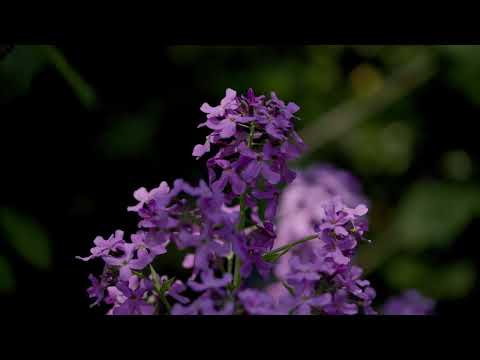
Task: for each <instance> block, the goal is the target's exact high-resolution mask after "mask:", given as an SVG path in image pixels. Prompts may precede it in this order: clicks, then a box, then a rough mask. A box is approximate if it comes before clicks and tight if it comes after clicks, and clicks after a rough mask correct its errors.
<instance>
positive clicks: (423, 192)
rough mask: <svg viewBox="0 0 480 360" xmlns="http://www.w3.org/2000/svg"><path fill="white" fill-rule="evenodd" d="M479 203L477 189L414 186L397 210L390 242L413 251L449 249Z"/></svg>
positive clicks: (448, 185) (426, 183)
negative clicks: (446, 247)
mask: <svg viewBox="0 0 480 360" xmlns="http://www.w3.org/2000/svg"><path fill="white" fill-rule="evenodd" d="M479 203H480V192H479V189H478V188H477V187H470V186H460V185H457V184H449V183H442V182H433V181H429V182H419V183H416V184H414V185H413V186H412V187H411V188H410V189H409V190H407V193H406V194H405V196H404V198H403V199H402V200H401V202H400V204H399V206H398V208H397V210H396V214H395V215H394V222H393V238H392V241H394V242H395V245H396V246H398V245H400V247H401V248H404V249H408V250H413V251H421V250H424V249H427V248H435V247H436V248H441V247H445V246H448V245H449V244H450V243H451V242H452V241H453V240H455V238H456V237H457V236H458V235H459V234H460V233H461V231H462V230H463V229H464V227H465V226H466V225H467V224H468V223H469V222H470V221H471V219H472V217H473V216H474V214H475V210H476V209H478V206H479Z"/></svg>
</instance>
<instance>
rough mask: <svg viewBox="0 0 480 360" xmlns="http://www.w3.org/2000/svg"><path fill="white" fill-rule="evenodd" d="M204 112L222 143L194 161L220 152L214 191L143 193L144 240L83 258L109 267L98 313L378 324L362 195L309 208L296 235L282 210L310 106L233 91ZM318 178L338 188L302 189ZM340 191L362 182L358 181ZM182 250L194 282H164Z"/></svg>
mask: <svg viewBox="0 0 480 360" xmlns="http://www.w3.org/2000/svg"><path fill="white" fill-rule="evenodd" d="M200 109H201V111H202V112H203V113H205V115H206V121H205V122H203V123H201V124H200V125H199V127H205V128H207V129H209V130H210V133H209V134H208V136H207V137H206V141H205V143H204V144H201V145H197V146H195V147H194V149H193V156H195V157H197V158H200V157H203V156H205V155H206V154H210V157H209V158H208V159H207V161H206V162H207V170H208V183H206V182H204V181H200V182H199V184H198V185H197V186H193V185H191V184H189V183H187V182H185V181H183V180H181V179H178V180H176V181H175V182H174V183H173V184H172V185H171V186H169V185H168V184H167V183H166V182H162V183H161V184H160V185H159V186H158V187H157V188H154V189H152V190H150V191H148V190H147V189H145V188H143V187H142V188H140V189H138V190H137V191H135V192H134V194H133V195H134V198H135V199H136V200H137V201H138V203H137V204H136V205H133V206H130V207H128V211H131V212H134V213H136V214H137V216H138V217H139V222H138V230H137V231H136V232H135V233H133V234H131V235H130V236H129V238H127V237H126V236H125V234H124V232H123V231H121V230H117V231H115V232H114V234H113V235H111V236H110V237H109V238H108V239H104V238H102V237H100V236H99V237H97V238H96V239H95V240H94V247H93V248H92V249H91V250H90V252H91V254H90V255H89V256H87V257H79V259H81V260H83V261H90V260H94V259H99V260H101V261H102V262H103V264H104V269H103V272H102V274H101V275H100V276H99V277H98V278H97V277H95V276H93V275H90V276H89V279H90V281H91V287H90V288H88V290H87V292H88V295H89V296H90V298H92V299H93V304H92V306H97V305H100V304H102V303H103V304H106V305H107V306H108V310H107V313H108V314H113V315H125V314H128V315H152V314H172V315H197V314H202V315H213V314H215V315H232V314H246V315H256V314H262V315H281V314H283V315H286V314H298V315H307V314H312V315H316V314H326V315H339V314H342V315H343V314H345V315H346V314H357V313H364V314H375V311H374V310H373V308H372V306H371V304H372V301H373V299H374V297H375V291H374V290H373V288H372V287H371V286H370V283H369V282H368V281H367V280H364V279H362V278H361V275H362V270H361V269H360V268H359V267H357V266H354V265H353V264H352V260H353V257H354V255H355V253H356V249H357V247H358V245H359V243H360V242H361V241H362V240H364V233H365V232H366V230H367V222H366V213H367V211H368V209H367V206H366V205H364V204H360V200H359V199H360V197H357V196H356V195H355V191H352V192H351V194H352V196H351V197H346V196H343V197H341V196H334V195H339V194H338V193H335V190H333V193H332V190H328V191H327V195H328V196H327V195H325V196H324V198H322V199H321V201H316V202H314V203H312V204H309V205H308V207H309V208H310V207H311V208H312V211H313V212H312V214H315V215H314V216H311V217H310V218H308V220H307V222H308V223H307V224H304V223H302V221H303V220H301V219H300V218H297V217H296V216H291V217H290V216H289V215H288V214H287V215H286V216H285V219H286V218H289V219H290V221H291V220H293V221H294V222H295V226H297V227H298V229H299V231H297V232H296V233H295V232H290V233H288V236H287V237H288V239H287V237H286V236H285V233H284V232H285V230H284V229H285V225H284V224H285V221H284V220H282V217H281V216H280V217H279V216H278V214H277V213H278V211H277V208H278V207H279V201H280V194H281V191H282V190H283V189H284V188H285V187H286V186H287V192H286V194H288V191H291V190H288V189H291V188H292V186H294V185H290V184H291V183H292V182H293V181H294V180H295V178H296V173H295V172H294V171H292V170H291V169H290V168H289V166H288V163H289V161H290V160H293V159H296V158H297V157H299V156H300V155H301V153H302V151H303V150H304V148H305V145H304V143H303V142H302V140H301V138H300V137H299V136H298V134H297V133H296V132H295V126H294V125H295V122H296V121H297V120H298V118H297V117H296V116H295V114H296V113H297V111H298V110H299V107H298V106H297V105H295V104H294V103H288V104H285V103H284V102H283V101H282V100H280V99H278V98H277V96H276V95H275V93H273V92H272V93H271V96H270V98H267V97H266V96H263V95H262V96H255V94H254V92H253V90H251V89H250V90H249V91H248V93H247V95H246V96H244V95H237V93H236V91H234V90H232V89H227V91H226V95H225V97H224V98H223V99H222V100H221V102H220V104H219V105H218V106H210V105H208V104H206V103H205V104H203V105H202V106H201V108H200ZM329 171H333V170H331V169H330V170H329ZM317 177H318V178H323V179H325V181H329V180H327V179H328V176H327V174H326V173H321V172H319V173H314V172H312V173H311V174H310V173H305V174H302V176H301V179H308V178H313V179H314V180H315V179H316V178H317ZM300 181H301V180H300ZM330 182H331V181H330ZM340 183H341V184H342V185H341V186H343V185H345V186H344V187H346V188H348V187H349V186H351V184H352V182H351V181H350V180H348V179H347V177H344V179H343V180H341V181H340ZM288 185H290V186H288ZM334 188H335V186H333V187H332V186H330V189H334ZM312 196H313V193H309V194H308V195H307V194H305V195H304V196H303V198H304V199H303V201H309V200H312V199H314V198H313V197H312ZM315 196H316V195H315ZM306 199H309V200H306ZM316 199H317V200H320V197H319V196H317V198H316ZM314 201H315V200H314ZM362 202H363V201H362ZM363 203H366V202H363ZM295 211H296V210H295ZM297 213H298V211H297ZM295 219H296V220H295ZM297 220H298V221H297ZM277 227H278V228H277ZM278 229H280V231H279V230H278ZM282 232H283V233H282ZM293 233H295V234H296V235H299V236H298V237H297V238H293V237H292V236H291V235H292V234H293ZM282 234H283V235H282ZM282 241H283V242H282ZM172 247H174V248H176V251H179V252H180V253H181V254H183V261H182V267H183V268H184V270H185V271H183V272H181V273H187V274H188V276H187V275H185V276H184V277H181V278H176V277H174V276H171V275H172V274H166V273H165V272H164V270H163V266H162V259H164V255H165V254H166V253H167V252H168V251H170V249H172ZM286 255H288V256H286ZM285 260H286V261H287V266H286V267H285V271H284V272H283V273H282V274H281V276H279V281H277V282H275V283H273V284H272V285H271V286H270V287H268V288H263V289H260V288H254V287H252V286H251V285H250V284H251V280H252V279H253V278H255V277H256V276H257V274H258V275H259V276H260V277H262V278H263V279H264V280H265V281H267V280H269V279H270V278H271V276H272V273H273V271H272V270H273V269H274V267H275V266H277V269H278V267H279V266H280V265H278V264H283V263H282V261H283V262H284V261H285ZM176 275H178V274H176ZM277 275H278V274H277Z"/></svg>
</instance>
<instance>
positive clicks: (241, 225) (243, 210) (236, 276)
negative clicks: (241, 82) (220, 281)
mask: <svg viewBox="0 0 480 360" xmlns="http://www.w3.org/2000/svg"><path fill="white" fill-rule="evenodd" d="M254 134H255V123H254V122H251V123H250V133H249V134H248V140H247V145H248V147H251V146H252V142H253V136H254ZM246 193H247V192H246V191H245V193H243V194H242V195H241V196H240V220H239V222H238V231H242V230H243V229H245V225H246V221H247V207H246V204H245V194H246ZM241 267H242V262H241V260H240V257H239V256H238V255H236V256H235V269H234V273H233V283H232V291H234V290H236V289H238V288H239V287H240V281H241V275H240V268H241Z"/></svg>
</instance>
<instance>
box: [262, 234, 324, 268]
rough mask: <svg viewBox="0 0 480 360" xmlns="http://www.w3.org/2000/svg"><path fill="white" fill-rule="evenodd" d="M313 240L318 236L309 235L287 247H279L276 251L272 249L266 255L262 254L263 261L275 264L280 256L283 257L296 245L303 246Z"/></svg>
mask: <svg viewBox="0 0 480 360" xmlns="http://www.w3.org/2000/svg"><path fill="white" fill-rule="evenodd" d="M314 239H318V235H317V234H315V235H310V236H306V237H304V238H303V239H300V240H297V241H294V242H292V243H290V244H287V245H284V246H281V247H279V248H277V249H274V250H272V251H269V252H268V253H266V254H264V255H263V259H264V260H265V261H269V262H275V261H277V260H278V259H279V258H280V257H281V256H283V255H285V254H286V253H287V252H289V251H290V249H292V248H293V247H295V246H297V245H300V244H303V243H304V242H307V241H310V240H314Z"/></svg>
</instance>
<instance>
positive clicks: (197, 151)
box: [192, 136, 210, 160]
mask: <svg viewBox="0 0 480 360" xmlns="http://www.w3.org/2000/svg"><path fill="white" fill-rule="evenodd" d="M209 151H210V136H207V138H206V140H205V144H203V145H201V144H198V145H195V147H194V148H193V152H192V155H193V156H195V157H196V158H197V160H198V159H199V158H200V157H202V156H203V155H204V154H205V153H207V152H209Z"/></svg>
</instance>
